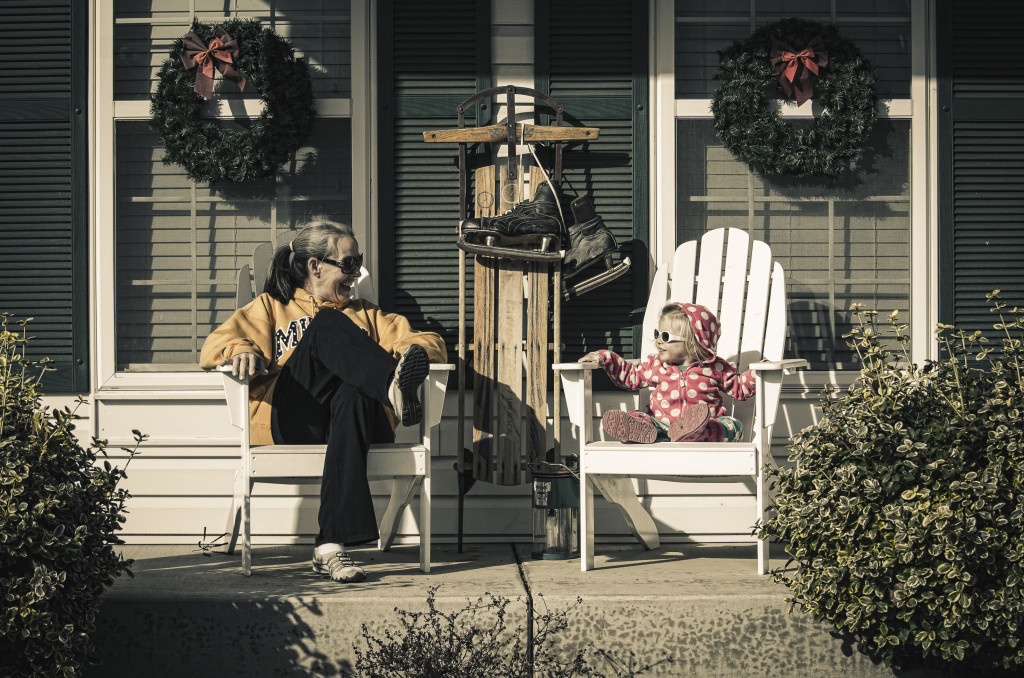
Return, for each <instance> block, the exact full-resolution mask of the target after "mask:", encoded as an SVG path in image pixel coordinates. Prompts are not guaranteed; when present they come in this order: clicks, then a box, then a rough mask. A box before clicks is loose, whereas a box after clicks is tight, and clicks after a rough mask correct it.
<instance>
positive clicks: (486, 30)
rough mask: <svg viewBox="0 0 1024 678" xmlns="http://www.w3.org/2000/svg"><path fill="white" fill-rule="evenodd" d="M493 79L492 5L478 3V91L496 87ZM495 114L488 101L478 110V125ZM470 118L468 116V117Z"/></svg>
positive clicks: (482, 102)
mask: <svg viewBox="0 0 1024 678" xmlns="http://www.w3.org/2000/svg"><path fill="white" fill-rule="evenodd" d="M492 83H493V80H492V78H491V3H490V2H477V3H476V91H477V92H482V91H484V90H485V89H490V88H491V87H493V86H494V85H493V84H492ZM493 114H494V110H493V108H491V107H490V104H489V103H488V102H486V101H481V102H480V103H478V104H477V108H476V124H477V125H483V124H485V122H484V121H485V120H490V119H491V116H492V115H493ZM467 117H468V116H467Z"/></svg>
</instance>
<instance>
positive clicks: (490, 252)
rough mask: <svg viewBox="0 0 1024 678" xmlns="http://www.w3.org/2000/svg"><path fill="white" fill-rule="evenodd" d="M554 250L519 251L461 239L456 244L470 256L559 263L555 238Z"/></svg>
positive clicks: (560, 258) (559, 252)
mask: <svg viewBox="0 0 1024 678" xmlns="http://www.w3.org/2000/svg"><path fill="white" fill-rule="evenodd" d="M554 243H555V249H554V250H553V251H544V250H536V249H521V248H516V247H504V246H501V245H489V244H482V243H477V242H471V241H466V240H464V239H462V238H460V239H459V241H458V243H456V244H457V245H458V247H459V249H460V250H462V251H463V252H469V253H470V254H479V255H480V256H483V257H493V258H495V259H516V260H518V261H543V262H552V261H561V260H562V256H563V255H562V252H561V250H559V249H557V245H558V239H557V238H555V240H554Z"/></svg>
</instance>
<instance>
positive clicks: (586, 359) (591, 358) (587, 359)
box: [576, 351, 601, 364]
mask: <svg viewBox="0 0 1024 678" xmlns="http://www.w3.org/2000/svg"><path fill="white" fill-rule="evenodd" d="M576 362H578V363H598V364H600V363H601V354H600V353H598V352H597V351H591V352H590V353H588V354H587V355H585V356H583V357H582V358H580V359H579V360H577V361H576Z"/></svg>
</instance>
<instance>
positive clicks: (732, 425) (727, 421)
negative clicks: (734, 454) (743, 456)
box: [717, 415, 743, 443]
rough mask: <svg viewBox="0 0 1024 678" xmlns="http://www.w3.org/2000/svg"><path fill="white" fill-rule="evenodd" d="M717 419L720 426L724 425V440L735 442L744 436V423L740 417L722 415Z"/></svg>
mask: <svg viewBox="0 0 1024 678" xmlns="http://www.w3.org/2000/svg"><path fill="white" fill-rule="evenodd" d="M717 421H718V424H719V426H721V427H722V440H724V441H725V442H727V443H734V442H736V441H737V440H739V439H740V438H742V437H743V424H742V423H740V420H739V419H736V418H735V417H730V416H728V415H722V416H721V417H719V418H718V419H717Z"/></svg>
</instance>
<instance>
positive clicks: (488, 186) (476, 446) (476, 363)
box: [473, 165, 497, 483]
mask: <svg viewBox="0 0 1024 678" xmlns="http://www.w3.org/2000/svg"><path fill="white" fill-rule="evenodd" d="M475 181H476V201H475V203H476V207H475V210H474V215H475V216H476V217H489V216H494V213H495V202H496V201H495V199H494V165H488V166H487V167H481V168H479V169H477V170H476V174H475ZM474 260H475V263H474V265H473V285H474V288H473V289H474V295H473V478H475V479H476V480H483V481H486V482H489V483H490V482H494V465H493V463H492V462H493V459H492V457H493V454H494V383H495V377H496V376H497V375H496V365H495V361H494V359H495V355H494V340H495V336H494V331H495V321H496V319H495V310H496V309H495V305H494V295H495V293H496V292H497V267H496V265H495V264H496V260H494V259H490V258H486V257H474Z"/></svg>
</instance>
